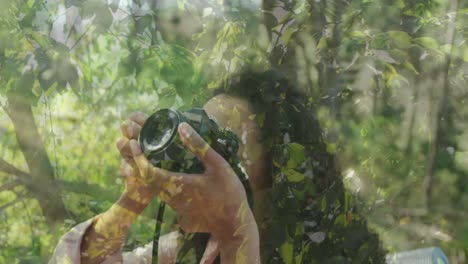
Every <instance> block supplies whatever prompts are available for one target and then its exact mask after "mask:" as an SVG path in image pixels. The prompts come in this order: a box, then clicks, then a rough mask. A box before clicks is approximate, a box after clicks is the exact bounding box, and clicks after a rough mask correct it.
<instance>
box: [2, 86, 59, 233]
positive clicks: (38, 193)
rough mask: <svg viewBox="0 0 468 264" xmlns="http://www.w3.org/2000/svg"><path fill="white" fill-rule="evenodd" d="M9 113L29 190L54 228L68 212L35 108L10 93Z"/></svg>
mask: <svg viewBox="0 0 468 264" xmlns="http://www.w3.org/2000/svg"><path fill="white" fill-rule="evenodd" d="M7 111H8V115H9V117H10V119H11V121H12V122H13V125H14V128H15V133H16V139H17V141H18V145H19V147H20V149H21V151H22V152H23V155H24V158H25V160H26V163H27V164H28V167H29V171H30V174H31V180H32V183H31V185H29V186H27V188H28V189H29V191H31V193H32V195H33V197H35V198H36V199H37V201H38V202H39V206H40V207H41V209H42V213H43V215H44V217H45V218H46V221H47V222H48V224H49V226H53V225H55V224H56V223H58V222H60V221H62V220H64V219H65V218H66V217H67V211H66V209H65V205H64V204H63V201H62V197H61V195H60V190H59V188H58V187H57V183H56V181H55V178H54V169H53V168H52V165H51V163H50V160H49V157H48V155H47V152H46V150H45V147H44V143H43V142H42V139H41V136H40V134H39V131H38V130H37V126H36V123H35V120H34V115H33V112H32V109H31V105H30V104H29V103H28V102H27V101H26V100H24V99H22V98H21V96H18V95H16V94H12V93H10V94H9V95H8V109H7Z"/></svg>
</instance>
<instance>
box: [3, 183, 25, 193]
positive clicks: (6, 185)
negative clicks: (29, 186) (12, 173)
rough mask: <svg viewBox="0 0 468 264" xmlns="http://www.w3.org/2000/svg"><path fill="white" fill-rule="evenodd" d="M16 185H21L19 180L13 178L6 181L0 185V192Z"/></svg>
mask: <svg viewBox="0 0 468 264" xmlns="http://www.w3.org/2000/svg"><path fill="white" fill-rule="evenodd" d="M18 185H21V181H20V180H13V181H10V182H7V183H5V184H4V185H2V186H0V193H1V192H4V191H8V190H10V189H13V188H15V187H16V186H18Z"/></svg>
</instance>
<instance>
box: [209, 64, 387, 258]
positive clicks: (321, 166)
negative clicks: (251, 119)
mask: <svg viewBox="0 0 468 264" xmlns="http://www.w3.org/2000/svg"><path fill="white" fill-rule="evenodd" d="M219 93H226V94H230V95H233V96H238V97H241V98H244V99H246V100H248V101H249V102H250V104H251V105H252V107H253V108H254V111H255V114H256V121H257V123H258V124H259V125H260V127H261V131H262V140H263V145H264V148H265V150H266V152H267V158H268V161H267V163H268V164H271V165H270V166H269V168H268V169H269V172H268V175H271V183H272V191H271V194H272V195H271V201H272V205H271V206H270V208H269V210H268V213H267V215H265V222H264V224H265V225H264V226H261V227H260V229H262V234H263V235H262V238H261V240H262V241H261V243H262V245H261V252H262V262H263V263H283V262H285V260H284V259H282V258H281V257H280V255H281V254H280V251H282V250H283V251H284V250H291V251H292V257H293V258H294V259H296V260H298V259H301V260H302V261H301V262H302V263H385V252H384V250H382V248H381V244H380V242H379V238H378V236H377V235H376V234H375V233H373V232H372V231H370V230H369V229H368V226H367V221H366V219H365V218H364V217H362V216H361V215H360V214H359V213H358V212H357V210H356V207H355V206H353V205H352V204H351V202H350V200H351V198H352V195H350V194H349V193H348V192H347V191H346V190H345V188H344V186H343V182H342V179H341V171H340V169H339V167H338V165H337V164H336V162H335V157H334V154H333V153H330V152H329V151H327V143H326V142H325V141H324V137H323V134H322V133H323V132H322V129H321V128H320V124H319V122H318V120H317V118H316V116H315V109H314V106H313V105H312V104H311V103H309V101H308V98H307V96H306V95H304V93H303V92H301V91H299V90H298V89H297V88H296V87H295V86H294V85H293V81H291V80H288V78H287V77H286V76H283V75H282V74H281V73H280V72H279V71H277V70H268V71H265V72H260V73H258V72H254V71H245V72H243V73H241V74H239V75H237V76H235V77H231V78H229V79H228V80H227V81H226V82H225V83H224V84H223V85H222V87H220V88H219V89H217V90H216V91H215V95H216V94H219ZM291 143H294V144H296V146H297V145H300V146H301V147H302V149H303V152H304V154H305V155H304V156H305V159H304V161H303V162H301V164H297V165H296V166H295V167H294V168H291V167H288V168H287V166H290V165H291V163H288V160H289V159H290V158H291V153H290V152H289V151H288V150H290V149H289V148H288V146H291ZM288 164H289V165H288ZM291 170H293V172H294V173H299V174H301V175H303V177H302V176H300V177H299V179H300V180H293V181H291V180H288V177H286V176H285V173H286V174H287V173H288V172H291ZM296 175H297V174H296ZM290 255H291V253H290ZM296 263H297V262H296Z"/></svg>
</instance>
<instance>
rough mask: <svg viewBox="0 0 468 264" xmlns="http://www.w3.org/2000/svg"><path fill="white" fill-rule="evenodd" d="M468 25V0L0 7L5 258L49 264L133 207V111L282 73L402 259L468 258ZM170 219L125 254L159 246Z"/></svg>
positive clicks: (139, 235)
mask: <svg viewBox="0 0 468 264" xmlns="http://www.w3.org/2000/svg"><path fill="white" fill-rule="evenodd" d="M161 2H162V3H165V4H161ZM156 10H160V11H161V10H163V12H157V11H156ZM187 14H190V15H187ZM194 25H200V26H199V27H196V26H194ZM467 27H468V2H466V1H460V0H419V1H415V0H396V1H393V0H392V1H390V0H375V1H371V0H354V1H347V0H315V1H306V0H298V1H288V0H277V1H274V0H265V1H263V2H260V1H250V2H249V1H247V0H245V1H227V0H226V1H222V0H206V1H190V0H177V1H176V0H174V1H173V2H171V1H169V2H168V1H150V0H133V1H131V0H128V1H124V0H120V1H119V0H111V1H108V2H106V1H102V0H82V1H81V0H64V1H59V0H0V105H1V110H0V142H1V144H0V263H45V262H47V260H48V258H49V257H50V255H51V252H52V250H53V249H54V247H55V245H56V243H57V241H58V239H59V237H60V236H61V235H62V234H63V233H65V232H66V231H67V230H68V229H69V228H71V227H72V226H73V225H75V224H77V223H79V222H82V221H84V220H86V219H88V218H90V217H92V216H94V215H97V214H99V213H101V212H103V211H104V210H106V209H107V208H108V207H109V206H110V205H111V204H112V203H113V202H114V201H116V199H117V198H118V196H119V194H120V193H121V191H122V188H123V184H122V179H121V178H120V175H119V172H118V168H119V163H120V158H119V155H118V151H117V149H116V148H115V139H116V138H117V137H118V135H119V133H120V124H121V122H122V121H123V120H125V119H126V118H128V116H129V113H131V112H132V111H134V110H140V111H144V112H147V113H151V112H153V111H154V110H156V109H158V108H164V107H174V108H179V109H184V108H188V107H191V106H197V105H198V106H200V105H202V104H203V102H204V101H206V100H207V98H209V96H210V95H211V94H212V92H213V89H214V88H216V87H217V86H218V85H220V84H221V83H222V81H223V80H225V79H226V78H228V77H229V76H232V75H233V74H236V73H239V72H241V71H243V70H245V69H252V70H255V71H263V70H267V69H269V68H271V67H275V68H277V69H279V70H280V71H282V73H283V74H285V75H286V76H289V77H290V78H291V79H293V80H295V82H296V83H295V84H296V85H297V86H298V87H299V88H300V89H301V90H302V91H303V92H304V94H305V95H306V96H307V97H308V99H309V102H310V104H312V105H314V107H316V109H317V118H318V119H319V120H320V123H321V125H322V128H323V135H322V136H324V137H325V138H327V151H329V152H331V153H334V154H335V155H336V157H337V160H338V161H339V166H340V167H341V168H342V169H343V180H344V182H345V185H346V186H347V187H348V189H349V191H350V192H351V193H353V194H354V195H355V196H357V197H359V201H360V202H359V207H360V210H361V211H362V212H363V213H364V214H365V215H366V216H367V217H368V219H369V224H370V226H371V227H372V228H373V229H374V230H376V231H377V232H378V233H379V235H380V238H381V240H382V242H383V244H384V245H385V248H386V249H387V250H389V251H390V252H398V251H404V250H410V249H415V248H421V247H430V246H440V247H442V248H443V250H444V251H445V252H446V253H447V255H448V256H449V258H450V261H451V262H450V263H455V264H456V263H466V262H467V261H468V221H466V219H468V188H467V183H468V178H467V176H466V174H467V172H468V123H467V122H466V121H467V120H468V116H467V115H468V105H467V99H468V89H467V74H468V64H467V62H468V44H467V42H466V40H467V32H468V31H467ZM303 178H304V176H300V175H299V176H298V175H297V174H296V175H294V176H291V177H288V180H290V181H294V182H300V181H301V180H303ZM154 208H155V206H150V208H148V209H147V210H146V211H145V213H144V214H143V216H142V217H140V218H139V220H138V222H137V223H136V224H135V225H134V226H133V228H132V231H131V234H130V235H129V238H128V240H127V242H126V245H125V246H126V248H129V249H130V248H134V247H135V246H137V245H143V244H145V243H147V242H148V241H150V240H151V237H152V232H148V230H152V228H153V225H154V220H153V216H154V211H155V209H154ZM166 228H167V227H166ZM311 239H312V240H313V237H311ZM291 254H292V253H291V252H288V247H287V246H285V247H282V251H281V255H282V258H283V261H284V262H285V263H295V261H296V262H297V258H293V257H292V255H291Z"/></svg>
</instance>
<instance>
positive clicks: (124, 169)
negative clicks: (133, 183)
mask: <svg viewBox="0 0 468 264" xmlns="http://www.w3.org/2000/svg"><path fill="white" fill-rule="evenodd" d="M120 174H122V176H124V177H133V176H134V170H133V168H132V166H130V164H128V162H126V161H125V160H122V162H121V163H120Z"/></svg>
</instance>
